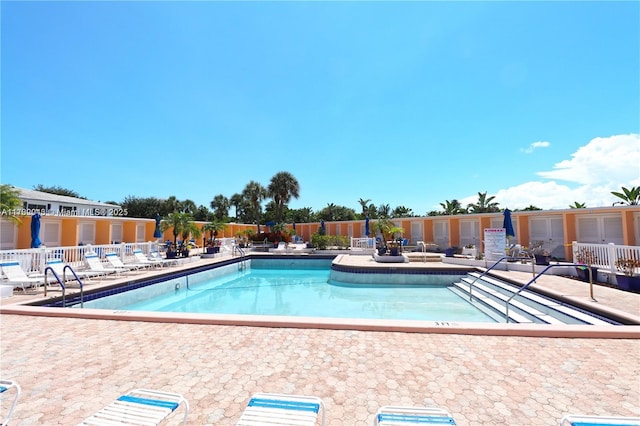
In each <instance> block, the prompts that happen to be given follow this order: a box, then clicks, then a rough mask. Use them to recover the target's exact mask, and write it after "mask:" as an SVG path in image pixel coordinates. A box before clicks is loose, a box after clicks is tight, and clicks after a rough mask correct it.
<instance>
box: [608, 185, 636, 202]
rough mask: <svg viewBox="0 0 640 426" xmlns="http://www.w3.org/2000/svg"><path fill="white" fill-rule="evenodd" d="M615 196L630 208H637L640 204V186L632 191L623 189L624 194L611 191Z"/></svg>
mask: <svg viewBox="0 0 640 426" xmlns="http://www.w3.org/2000/svg"><path fill="white" fill-rule="evenodd" d="M611 193H612V194H613V195H615V196H616V197H618V198H620V199H621V200H622V203H623V204H627V205H629V206H637V205H638V204H640V186H634V187H632V188H631V189H627V188H625V187H624V186H623V187H622V192H617V191H611Z"/></svg>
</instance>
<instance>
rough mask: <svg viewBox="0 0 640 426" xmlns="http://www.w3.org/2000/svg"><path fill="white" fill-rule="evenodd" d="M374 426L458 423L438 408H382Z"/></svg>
mask: <svg viewBox="0 0 640 426" xmlns="http://www.w3.org/2000/svg"><path fill="white" fill-rule="evenodd" d="M373 424H374V426H375V425H379V426H390V425H416V424H431V425H455V424H456V421H455V420H454V419H453V417H451V414H449V413H448V412H447V411H445V410H443V409H441V408H437V407H400V406H393V405H387V406H384V407H381V408H380V409H379V410H378V412H377V413H376V417H375V419H374V421H373Z"/></svg>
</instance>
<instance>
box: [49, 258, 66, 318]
mask: <svg viewBox="0 0 640 426" xmlns="http://www.w3.org/2000/svg"><path fill="white" fill-rule="evenodd" d="M49 271H51V273H52V274H53V276H54V277H55V278H56V280H57V281H58V284H60V287H62V307H63V308H64V306H65V290H66V287H65V286H64V283H63V281H64V280H61V279H60V277H59V276H58V274H57V273H56V271H54V270H53V268H52V267H51V266H47V267H46V268H44V296H45V297H47V285H48V283H47V277H48V276H49V275H48V274H47V272H49Z"/></svg>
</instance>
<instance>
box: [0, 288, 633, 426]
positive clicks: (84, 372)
mask: <svg viewBox="0 0 640 426" xmlns="http://www.w3.org/2000/svg"><path fill="white" fill-rule="evenodd" d="M598 290H599V293H598V295H599V300H601V299H607V300H608V299H611V300H612V303H615V301H616V300H618V299H619V298H618V297H616V296H615V295H611V294H610V293H609V292H608V291H604V289H602V291H600V290H601V289H598ZM607 290H611V291H616V290H613V289H607ZM624 296H625V297H627V295H626V294H625V295H624ZM636 296H637V295H636ZM12 299H15V297H14V298H12ZM637 300H638V299H637V298H635V297H628V298H627V299H626V301H625V302H623V304H624V306H626V309H627V310H630V311H632V313H633V312H635V313H636V314H637V308H638V305H637ZM12 302H15V300H14V301H12ZM6 303H7V301H6V300H5V301H3V304H6ZM634 309H636V311H634ZM0 376H2V377H3V378H8V379H12V380H16V381H18V382H19V383H20V384H21V386H22V388H23V395H22V398H21V399H20V401H19V404H18V407H17V409H16V412H15V415H14V421H13V422H12V423H11V424H15V425H69V424H76V423H77V422H79V421H81V420H82V419H83V418H85V417H87V416H88V415H90V414H91V413H93V412H95V411H97V410H99V409H100V408H102V407H103V406H104V405H106V404H108V403H110V402H111V401H112V400H113V399H115V398H116V397H118V396H119V395H120V394H122V393H125V392H127V391H128V390H130V389H132V388H136V387H146V388H155V389H162V390H168V391H169V390H170V391H174V392H178V393H182V394H184V395H185V397H186V398H187V399H188V400H189V403H190V404H191V411H190V414H189V420H188V423H189V424H191V425H223V426H225V425H233V424H235V420H237V419H238V417H239V416H240V413H241V411H242V410H243V409H244V407H245V405H246V403H247V401H248V400H249V397H250V396H251V395H252V394H253V393H254V392H276V393H297V394H308V395H315V396H319V397H321V398H323V400H324V401H325V403H326V406H327V417H328V419H327V420H328V421H327V425H348V426H351V425H354V426H355V425H370V424H372V421H373V416H374V414H375V412H376V410H377V409H378V407H380V406H382V405H387V404H393V405H425V404H426V405H431V404H434V405H437V406H440V407H443V408H445V409H447V410H448V411H450V412H451V413H452V414H453V416H454V418H455V419H456V420H457V422H458V424H459V425H505V424H517V425H557V424H558V422H559V419H560V418H561V417H562V416H563V415H564V414H567V413H584V414H598V415H605V414H616V415H626V416H631V415H635V416H638V415H640V340H638V339H636V338H629V339H586V338H548V337H509V336H474V335H456V334H423V333H403V332H375V331H355V330H318V329H299V328H268V327H247V326H224V325H210V324H204V325H203V324H173V323H153V322H137V321H115V320H91V319H77V318H54V317H31V316H24V315H10V314H6V313H3V314H2V315H1V316H0ZM5 408H6V403H5V402H4V401H3V404H2V409H3V410H4V409H5ZM179 420H180V413H179V412H178V413H177V415H175V416H174V417H173V418H172V419H171V421H170V422H169V424H178V423H179Z"/></svg>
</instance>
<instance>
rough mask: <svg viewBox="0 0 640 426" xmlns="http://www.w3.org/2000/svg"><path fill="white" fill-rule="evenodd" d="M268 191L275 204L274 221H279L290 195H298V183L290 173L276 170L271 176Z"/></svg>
mask: <svg viewBox="0 0 640 426" xmlns="http://www.w3.org/2000/svg"><path fill="white" fill-rule="evenodd" d="M268 191H269V195H271V197H273V202H274V203H275V205H276V223H280V222H282V213H283V211H284V206H285V205H286V204H287V203H288V202H289V201H290V200H291V197H293V198H296V199H297V198H298V197H300V184H299V183H298V180H297V179H296V178H295V177H293V175H292V174H291V173H289V172H278V173H276V174H275V175H274V176H273V177H272V178H271V183H269V187H268Z"/></svg>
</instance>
